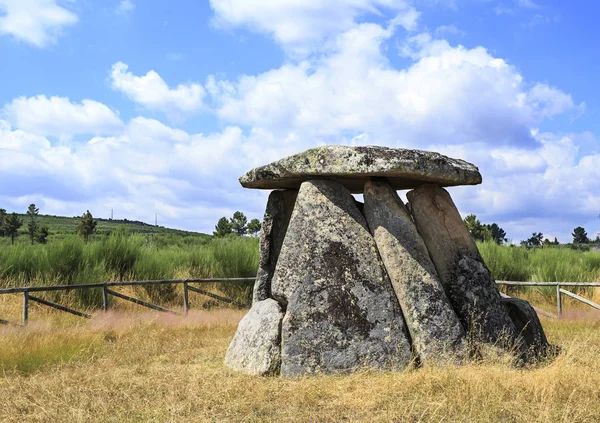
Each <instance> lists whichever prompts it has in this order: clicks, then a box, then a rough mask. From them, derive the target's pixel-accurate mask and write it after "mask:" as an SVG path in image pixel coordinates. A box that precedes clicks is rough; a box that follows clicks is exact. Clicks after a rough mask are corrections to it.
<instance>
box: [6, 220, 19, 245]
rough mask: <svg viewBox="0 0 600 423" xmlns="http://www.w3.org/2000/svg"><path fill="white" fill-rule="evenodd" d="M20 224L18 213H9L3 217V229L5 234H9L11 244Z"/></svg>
mask: <svg viewBox="0 0 600 423" xmlns="http://www.w3.org/2000/svg"><path fill="white" fill-rule="evenodd" d="M21 226H23V221H22V220H21V219H19V215H17V214H16V213H11V214H9V215H7V216H6V217H5V218H4V230H5V232H6V234H7V235H9V236H10V239H11V242H12V244H13V245H14V243H15V237H16V236H17V235H18V231H19V228H20V227H21Z"/></svg>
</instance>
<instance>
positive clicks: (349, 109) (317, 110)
mask: <svg viewBox="0 0 600 423" xmlns="http://www.w3.org/2000/svg"><path fill="white" fill-rule="evenodd" d="M393 32H394V31H393V29H390V28H384V27H381V26H379V25H375V24H361V25H359V26H357V27H356V28H354V29H352V30H350V31H347V32H346V33H344V34H342V35H340V36H339V37H338V38H337V39H336V50H335V51H334V52H333V53H332V54H331V55H328V56H326V57H319V58H317V59H314V60H303V61H301V62H299V63H297V64H289V63H288V64H285V65H284V66H282V67H280V68H278V69H273V70H271V71H268V72H265V73H263V74H260V75H256V76H242V77H240V78H239V80H237V81H235V82H232V81H216V80H210V81H209V83H208V84H207V88H208V90H209V92H210V93H211V95H212V96H213V97H214V102H215V104H216V110H217V114H218V116H219V117H220V118H221V119H223V120H225V121H229V122H232V123H236V124H243V125H250V126H253V127H261V128H267V129H269V130H270V131H273V132H274V133H278V134H282V133H291V132H293V133H296V134H302V135H303V136H300V137H299V138H300V139H306V140H307V141H305V143H308V144H311V143H314V142H315V139H316V138H315V137H320V138H319V139H320V140H321V141H322V142H332V141H333V142H342V141H347V140H348V137H349V138H350V139H351V138H352V137H354V136H357V135H359V134H361V133H366V134H368V136H369V139H370V140H371V141H372V142H375V143H385V144H390V143H391V144H393V145H397V146H417V147H418V146H423V145H425V144H427V143H432V140H434V141H433V142H437V141H438V140H443V141H444V142H445V143H448V144H465V143H475V142H482V143H484V145H492V146H497V145H512V146H521V147H529V148H532V147H533V146H535V145H537V144H538V141H537V140H536V139H535V138H534V137H532V135H531V133H530V128H531V127H533V126H535V125H537V124H538V123H539V122H540V120H542V119H544V118H546V117H549V116H554V115H556V114H559V113H564V112H565V111H569V110H572V109H574V108H576V107H579V106H576V105H575V104H574V102H573V100H572V99H571V97H570V96H569V95H567V94H565V93H563V92H561V91H560V90H558V89H556V88H552V87H549V86H547V85H542V84H536V85H534V86H533V87H530V86H529V85H528V84H526V83H525V82H524V80H523V78H522V76H521V75H520V74H519V73H518V72H517V70H516V69H515V68H514V67H512V66H511V65H510V64H508V63H506V62H505V61H504V60H502V59H499V58H496V57H494V56H492V55H491V54H490V53H489V52H488V51H487V50H485V49H484V48H482V47H477V48H473V49H466V48H464V47H462V46H457V47H452V46H450V45H449V44H448V42H446V41H444V40H437V39H433V38H432V37H431V36H430V35H429V34H419V35H417V36H413V37H410V38H408V40H407V49H408V50H407V51H406V52H407V55H408V56H409V57H411V58H412V59H413V60H414V62H413V63H412V64H411V65H410V66H409V67H407V68H406V69H395V68H393V67H392V66H391V65H390V63H389V62H388V60H387V58H386V56H385V54H384V51H383V48H382V46H383V44H384V42H385V41H386V40H388V39H389V38H390V37H391V36H392V34H393ZM305 145H306V144H305ZM299 148H300V147H299Z"/></svg>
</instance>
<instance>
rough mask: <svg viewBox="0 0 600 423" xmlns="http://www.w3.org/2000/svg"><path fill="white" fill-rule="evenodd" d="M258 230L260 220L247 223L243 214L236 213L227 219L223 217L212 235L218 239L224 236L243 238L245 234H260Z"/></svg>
mask: <svg viewBox="0 0 600 423" xmlns="http://www.w3.org/2000/svg"><path fill="white" fill-rule="evenodd" d="M260 228H261V223H260V220H258V219H252V220H251V221H250V222H248V218H247V217H246V216H245V215H244V213H242V212H240V211H236V212H235V213H233V216H232V217H231V218H229V219H227V217H225V216H223V217H222V218H220V219H219V221H218V222H217V224H216V226H215V230H214V232H213V235H214V236H215V237H218V238H222V237H225V236H244V235H246V234H248V235H251V236H256V235H257V234H258V233H259V232H260Z"/></svg>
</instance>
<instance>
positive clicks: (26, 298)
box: [0, 278, 255, 326]
mask: <svg viewBox="0 0 600 423" xmlns="http://www.w3.org/2000/svg"><path fill="white" fill-rule="evenodd" d="M254 281H255V278H208V279H168V280H153V281H130V282H103V283H89V284H81V285H55V286H28V287H19V288H4V289H0V295H1V294H20V293H22V294H23V313H22V318H21V325H23V326H24V325H26V324H27V321H28V320H29V303H30V302H35V303H38V304H42V305H45V306H48V307H52V308H54V309H56V310H60V311H64V312H66V313H71V314H74V315H76V316H80V317H84V318H87V319H89V318H91V316H90V315H89V314H86V313H83V312H81V311H78V310H74V309H72V308H69V307H66V306H64V305H61V304H57V303H55V302H52V301H48V300H45V299H43V298H39V297H35V296H33V295H31V293H36V292H52V291H73V290H81V289H94V288H101V289H102V305H103V307H102V308H103V310H104V312H107V311H108V309H109V300H108V299H109V297H110V296H113V297H117V298H121V299H123V300H126V301H129V302H132V303H135V304H138V305H141V306H144V307H148V308H151V309H152V310H157V311H161V312H165V313H173V314H183V315H186V314H187V313H188V311H189V308H190V305H189V292H194V293H197V294H202V295H205V296H208V297H211V298H213V299H216V300H219V301H222V302H225V303H229V304H233V305H235V306H237V307H240V308H244V307H249V306H250V305H251V304H250V303H251V298H248V301H247V302H246V303H243V304H242V303H239V302H237V301H236V300H234V299H232V298H227V297H224V296H222V295H218V294H215V293H213V292H209V291H207V290H205V289H201V288H199V287H196V286H193V285H192V284H207V283H215V282H219V283H231V282H242V283H249V282H252V283H253V282H254ZM173 284H182V285H183V311H182V312H180V311H176V310H170V309H168V308H165V307H161V306H159V305H157V304H152V303H150V302H148V301H143V300H140V299H139V298H134V297H130V296H128V295H125V294H122V293H120V292H117V291H113V290H112V289H110V288H111V287H119V286H149V285H173ZM0 324H5V325H6V324H14V323H11V322H9V321H7V320H4V319H0Z"/></svg>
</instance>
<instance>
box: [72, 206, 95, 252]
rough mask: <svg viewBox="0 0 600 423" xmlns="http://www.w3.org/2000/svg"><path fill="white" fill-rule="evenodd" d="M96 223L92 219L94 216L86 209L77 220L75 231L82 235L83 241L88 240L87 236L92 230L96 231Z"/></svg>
mask: <svg viewBox="0 0 600 423" xmlns="http://www.w3.org/2000/svg"><path fill="white" fill-rule="evenodd" d="M97 224H98V222H96V221H95V220H94V217H93V216H92V214H91V213H90V211H89V210H87V211H86V212H85V213H84V214H83V215H82V216H81V219H80V220H79V224H78V225H77V233H78V234H80V235H81V236H83V239H84V241H85V242H86V244H87V242H88V238H89V236H90V235H91V234H93V233H94V232H96V225H97Z"/></svg>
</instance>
